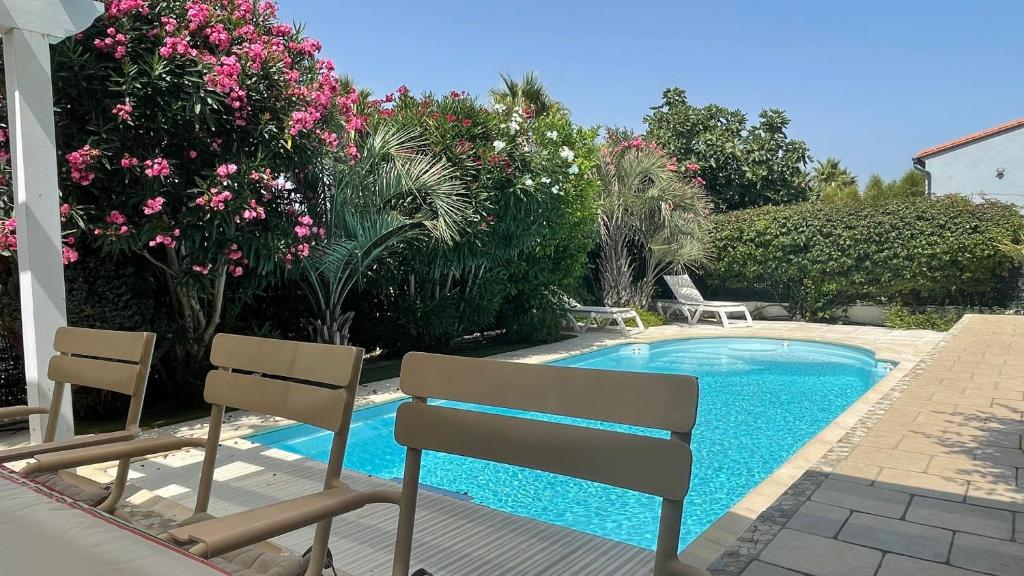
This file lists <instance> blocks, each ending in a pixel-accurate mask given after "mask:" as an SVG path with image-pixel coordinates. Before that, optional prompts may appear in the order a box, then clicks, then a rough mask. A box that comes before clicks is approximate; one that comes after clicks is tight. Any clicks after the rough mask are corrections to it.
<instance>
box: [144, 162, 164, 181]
mask: <svg viewBox="0 0 1024 576" xmlns="http://www.w3.org/2000/svg"><path fill="white" fill-rule="evenodd" d="M143 166H145V167H146V170H145V172H146V176H149V177H150V178H156V177H158V176H170V175H171V165H170V164H169V163H168V162H167V160H164V159H163V158H154V159H152V160H146V161H145V162H144V163H143Z"/></svg>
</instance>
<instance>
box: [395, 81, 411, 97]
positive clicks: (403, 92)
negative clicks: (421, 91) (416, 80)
mask: <svg viewBox="0 0 1024 576" xmlns="http://www.w3.org/2000/svg"><path fill="white" fill-rule="evenodd" d="M408 93H409V87H408V86H406V85H405V84H402V85H401V86H399V87H398V95H399V96H405V95H406V94H408Z"/></svg>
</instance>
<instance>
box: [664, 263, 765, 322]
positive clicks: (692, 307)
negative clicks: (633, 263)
mask: <svg viewBox="0 0 1024 576" xmlns="http://www.w3.org/2000/svg"><path fill="white" fill-rule="evenodd" d="M664 278H665V282H667V283H668V287H669V288H670V289H671V290H672V294H673V295H675V297H676V299H675V301H668V302H666V301H662V302H658V312H659V313H661V315H662V316H665V317H666V318H668V316H669V314H671V313H673V312H682V313H683V315H684V316H686V321H687V323H688V324H691V325H692V324H696V323H697V321H698V320H700V317H701V315H703V314H712V315H714V316H717V317H718V318H719V320H720V321H721V322H722V327H723V328H733V327H737V326H753V325H754V321H753V320H752V319H751V318H750V311H749V310H747V307H746V306H744V305H743V304H740V303H739V302H716V301H712V300H705V299H704V297H703V296H701V293H700V290H697V287H696V286H694V285H693V281H692V280H690V277H689V276H688V275H686V274H682V275H680V276H665V277H664ZM729 314H743V320H740V321H737V320H729Z"/></svg>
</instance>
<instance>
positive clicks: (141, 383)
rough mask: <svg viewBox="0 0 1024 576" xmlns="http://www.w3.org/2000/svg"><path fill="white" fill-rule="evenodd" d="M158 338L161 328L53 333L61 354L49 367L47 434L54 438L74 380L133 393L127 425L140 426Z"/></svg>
mask: <svg viewBox="0 0 1024 576" xmlns="http://www.w3.org/2000/svg"><path fill="white" fill-rule="evenodd" d="M155 343H156V334H153V333H151V332H118V331H113V330H93V329H89V328H73V327H70V326H62V327H60V328H58V329H57V333H56V334H55V335H54V338H53V349H54V351H55V352H56V354H54V356H53V357H51V358H50V363H49V366H48V367H47V373H46V374H47V377H49V378H50V380H53V382H54V384H55V387H54V393H53V397H52V399H51V404H50V413H49V420H48V421H47V426H46V433H45V435H44V437H43V438H44V440H45V441H47V442H49V441H52V440H53V437H54V435H55V433H56V425H57V422H58V420H59V414H60V405H61V400H62V397H63V394H64V387H65V386H67V385H69V384H70V385H75V386H86V387H89V388H97V389H100V390H107V391H109V392H115V393H118V394H125V395H127V396H131V403H130V405H129V408H128V417H127V421H126V423H125V429H126V430H127V429H132V428H138V426H139V419H140V417H141V415H142V401H143V399H144V398H145V395H146V382H147V380H148V379H149V367H150V364H151V362H152V360H153V346H154V344H155Z"/></svg>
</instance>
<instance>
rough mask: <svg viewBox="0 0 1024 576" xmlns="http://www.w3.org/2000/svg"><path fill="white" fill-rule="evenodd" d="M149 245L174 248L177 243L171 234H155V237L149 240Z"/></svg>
mask: <svg viewBox="0 0 1024 576" xmlns="http://www.w3.org/2000/svg"><path fill="white" fill-rule="evenodd" d="M149 245H150V246H161V245H163V246H168V247H170V248H174V247H175V246H177V245H178V243H177V242H176V241H175V240H174V237H173V236H169V235H166V234H157V235H156V237H155V238H153V239H152V240H150V241H149Z"/></svg>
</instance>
